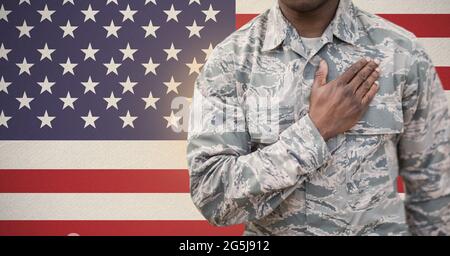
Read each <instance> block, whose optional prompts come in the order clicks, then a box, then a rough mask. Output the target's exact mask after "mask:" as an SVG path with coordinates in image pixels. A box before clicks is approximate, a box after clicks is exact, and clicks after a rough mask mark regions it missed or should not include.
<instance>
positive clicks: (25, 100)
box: [16, 92, 34, 109]
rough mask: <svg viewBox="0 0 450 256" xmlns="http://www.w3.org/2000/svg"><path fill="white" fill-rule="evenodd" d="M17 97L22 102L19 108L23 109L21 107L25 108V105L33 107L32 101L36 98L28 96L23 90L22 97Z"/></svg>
mask: <svg viewBox="0 0 450 256" xmlns="http://www.w3.org/2000/svg"><path fill="white" fill-rule="evenodd" d="M16 99H17V100H18V101H19V102H20V105H19V109H21V108H23V107H26V108H28V109H31V107H30V102H31V101H32V100H33V99H34V98H28V96H27V92H23V96H22V98H16Z"/></svg>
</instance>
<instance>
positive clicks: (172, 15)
mask: <svg viewBox="0 0 450 256" xmlns="http://www.w3.org/2000/svg"><path fill="white" fill-rule="evenodd" d="M164 12H165V13H166V15H167V20H166V22H168V21H170V20H174V21H176V22H178V17H177V16H178V14H180V12H181V11H178V10H175V9H174V7H173V4H172V6H171V7H170V10H164Z"/></svg>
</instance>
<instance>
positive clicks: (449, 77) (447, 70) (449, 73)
mask: <svg viewBox="0 0 450 256" xmlns="http://www.w3.org/2000/svg"><path fill="white" fill-rule="evenodd" d="M436 71H437V73H438V75H439V78H440V79H441V82H442V85H443V86H444V89H445V90H450V67H436Z"/></svg>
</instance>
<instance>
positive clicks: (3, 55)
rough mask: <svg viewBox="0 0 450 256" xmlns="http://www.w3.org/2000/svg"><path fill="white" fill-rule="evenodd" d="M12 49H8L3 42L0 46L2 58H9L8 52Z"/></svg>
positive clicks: (0, 57)
mask: <svg viewBox="0 0 450 256" xmlns="http://www.w3.org/2000/svg"><path fill="white" fill-rule="evenodd" d="M10 51H11V49H6V48H5V46H4V45H3V43H2V45H1V46H0V59H5V60H8V53H9V52H10Z"/></svg>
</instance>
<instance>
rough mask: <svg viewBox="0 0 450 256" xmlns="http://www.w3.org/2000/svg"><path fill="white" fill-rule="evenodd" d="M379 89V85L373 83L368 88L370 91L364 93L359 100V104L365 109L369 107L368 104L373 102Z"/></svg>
mask: <svg viewBox="0 0 450 256" xmlns="http://www.w3.org/2000/svg"><path fill="white" fill-rule="evenodd" d="M379 88H380V85H379V84H378V83H374V84H373V85H372V86H371V87H370V90H369V91H368V92H367V93H366V95H364V97H363V98H362V100H361V103H362V104H363V106H365V107H368V106H369V103H370V102H371V101H372V100H373V98H374V97H375V95H376V93H377V92H378V89H379Z"/></svg>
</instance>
